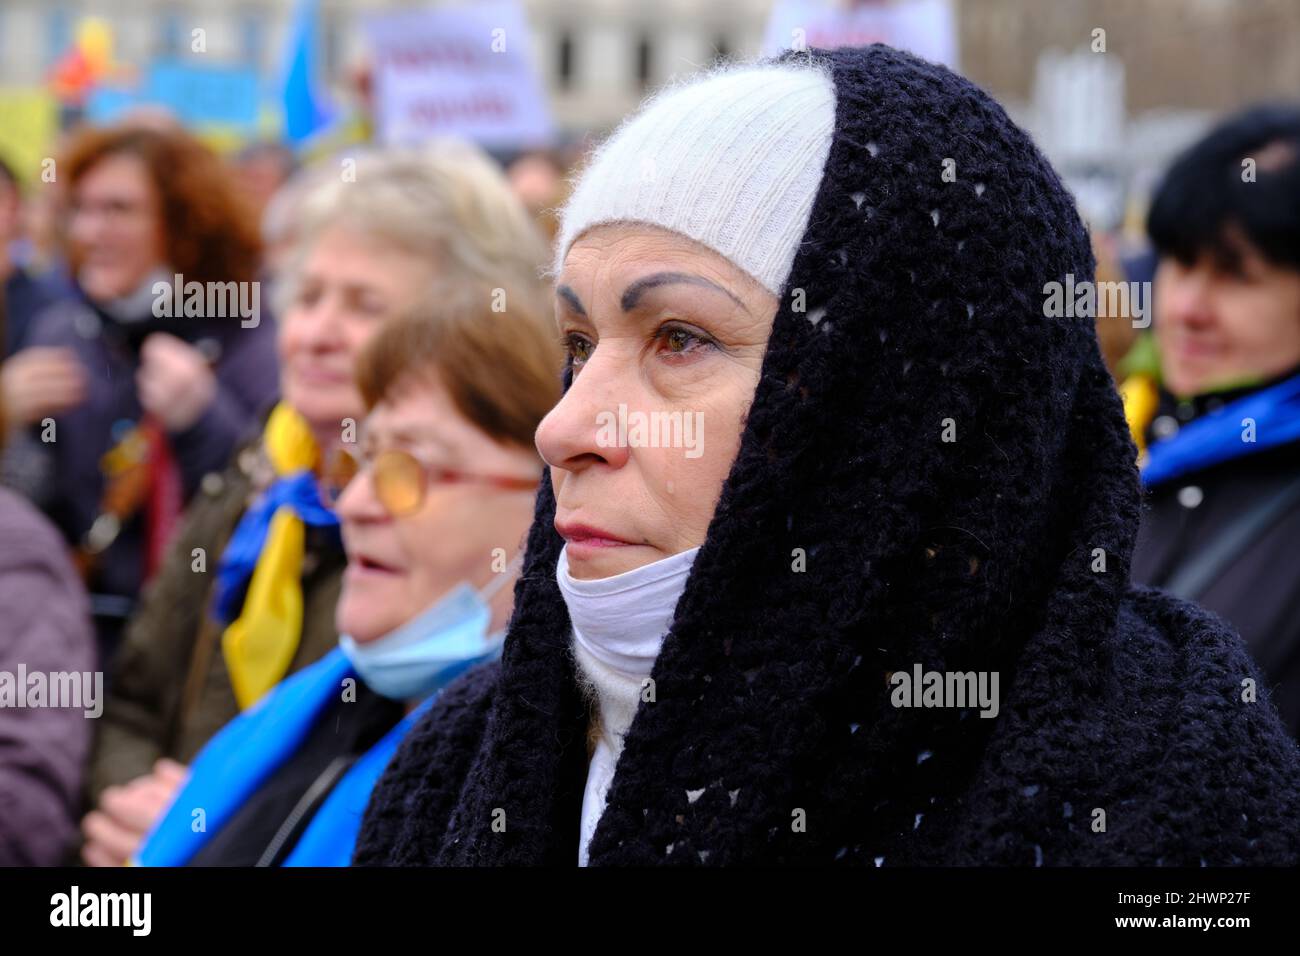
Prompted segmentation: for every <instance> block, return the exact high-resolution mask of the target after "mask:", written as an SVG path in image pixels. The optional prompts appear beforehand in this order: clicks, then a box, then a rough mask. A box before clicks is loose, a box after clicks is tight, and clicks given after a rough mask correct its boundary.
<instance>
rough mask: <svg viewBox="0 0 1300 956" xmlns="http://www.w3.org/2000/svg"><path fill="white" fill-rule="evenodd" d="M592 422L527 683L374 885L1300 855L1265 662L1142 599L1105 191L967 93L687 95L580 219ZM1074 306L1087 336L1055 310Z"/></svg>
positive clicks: (1296, 775)
mask: <svg viewBox="0 0 1300 956" xmlns="http://www.w3.org/2000/svg"><path fill="white" fill-rule="evenodd" d="M557 255H558V259H557V276H556V279H557V285H556V293H557V294H556V315H557V320H558V323H559V326H560V332H561V334H562V336H563V338H564V341H565V343H566V347H567V349H568V354H569V361H568V367H567V369H566V374H565V385H566V391H565V395H564V397H563V399H562V400H561V401H560V403H559V404H558V405H557V406H556V408H555V409H554V410H553V411H552V413H551V414H550V416H548V418H547V419H546V420H545V421H544V422H543V424H542V426H541V428H540V429H539V431H538V434H537V444H538V448H539V450H540V451H541V453H542V455H543V457H544V458H545V459H546V460H547V462H548V463H549V464H550V466H551V468H550V475H549V481H547V482H545V483H544V484H543V487H542V490H541V492H540V493H539V496H538V499H537V505H536V517H535V520H534V523H533V527H532V529H531V531H530V534H529V538H528V543H527V557H526V560H525V568H524V573H523V576H522V578H521V581H520V583H519V585H518V587H517V590H516V599H515V611H514V616H513V619H512V621H511V624H510V628H509V634H508V637H507V640H506V644H505V650H504V654H503V657H502V660H501V661H500V663H499V664H494V665H491V666H488V667H484V668H482V669H480V670H477V671H475V672H473V673H472V674H470V675H468V676H466V677H465V678H463V679H462V680H461V681H459V682H458V683H456V684H454V685H452V686H451V687H450V688H448V689H447V690H446V692H445V693H444V694H443V696H442V698H441V699H440V701H439V702H438V704H437V706H435V707H434V708H433V710H432V712H431V713H430V714H429V715H428V716H427V718H426V719H425V720H423V721H422V722H421V723H420V724H419V725H418V726H417V727H416V728H415V729H414V730H413V731H412V732H411V734H410V735H409V736H408V738H407V739H406V741H405V742H404V744H403V746H402V748H401V749H400V751H399V752H398V755H397V756H396V757H395V758H394V760H393V762H392V764H390V766H389V768H388V770H387V772H386V773H385V775H384V777H383V779H382V780H381V782H380V784H379V786H378V787H377V789H376V790H375V792H374V795H373V798H372V800H371V803H370V806H369V808H368V810H367V815H366V820H365V823H364V825H363V831H362V834H361V837H360V840H359V843H358V846H357V851H356V856H355V862H357V863H360V864H368V865H395V864H411V865H442V864H447V865H471V864H489V865H490V864H560V865H564V864H568V865H572V864H574V863H580V864H591V865H599V864H636V865H647V864H674V865H698V864H706V865H719V864H803V865H808V864H814V865H818V864H827V865H829V864H860V865H867V866H872V865H875V866H894V865H908V864H1011V865H1024V866H1051V865H1079V864H1084V865H1087V864H1139V865H1189V864H1190V865H1196V864H1208V865H1221V864H1240V863H1255V864H1284V863H1285V864H1295V863H1296V862H1297V860H1300V811H1298V800H1300V797H1298V793H1300V751H1298V750H1297V748H1296V746H1295V744H1294V743H1293V742H1292V741H1291V740H1290V739H1289V738H1288V736H1287V735H1286V733H1285V732H1284V730H1283V728H1282V726H1281V724H1280V722H1279V719H1278V717H1277V713H1276V711H1275V710H1274V708H1273V706H1272V704H1271V703H1270V702H1269V700H1268V695H1267V693H1266V691H1265V689H1264V688H1263V687H1262V686H1260V685H1259V683H1258V681H1259V677H1258V672H1257V670H1256V668H1255V665H1254V664H1253V663H1252V661H1251V660H1250V658H1249V657H1248V656H1247V654H1246V653H1245V651H1244V650H1243V649H1242V645H1241V641H1240V640H1239V638H1238V637H1237V636H1236V635H1234V634H1233V633H1232V632H1231V631H1229V630H1228V629H1227V628H1225V626H1224V625H1223V624H1222V623H1221V622H1220V621H1219V620H1218V619H1217V618H1215V617H1213V616H1211V615H1209V614H1208V613H1206V612H1204V611H1203V610H1201V609H1199V608H1198V607H1196V606H1194V605H1191V604H1187V603H1185V602H1182V601H1179V600H1176V599H1173V598H1171V597H1169V596H1167V595H1165V594H1162V593H1161V592H1158V591H1154V590H1150V589H1145V588H1139V587H1135V586H1133V585H1132V584H1131V583H1130V580H1129V560H1130V555H1131V552H1132V548H1133V541H1134V534H1135V531H1136V526H1137V521H1138V478H1137V471H1136V469H1135V466H1134V459H1135V449H1134V447H1133V445H1132V443H1131V442H1130V439H1129V437H1128V433H1127V431H1126V427H1125V422H1124V416H1123V413H1122V409H1121V406H1120V401H1119V399H1118V398H1117V396H1116V394H1115V390H1114V387H1113V384H1112V381H1111V378H1110V376H1109V374H1108V373H1107V371H1106V369H1105V366H1104V365H1103V363H1102V359H1101V356H1100V354H1099V352H1098V348H1097V343H1096V339H1095V335H1094V332H1093V326H1092V321H1091V319H1090V318H1089V316H1087V315H1086V314H1079V315H1070V314H1067V315H1066V316H1064V317H1050V316H1048V315H1046V314H1045V309H1044V304H1045V300H1046V298H1047V296H1048V295H1049V292H1050V289H1051V288H1053V286H1052V283H1062V284H1065V283H1071V282H1072V283H1073V284H1074V286H1075V287H1079V286H1080V284H1081V283H1088V282H1090V281H1091V280H1092V278H1093V268H1094V261H1093V256H1092V252H1091V251H1090V247H1089V241H1088V234H1087V232H1086V230H1085V228H1084V226H1083V225H1082V223H1081V222H1080V220H1079V216H1078V214H1077V213H1076V210H1075V206H1074V203H1073V201H1072V200H1071V197H1070V195H1069V194H1068V192H1067V191H1066V189H1065V188H1064V187H1063V186H1062V184H1061V182H1060V180H1059V179H1058V177H1057V175H1056V173H1055V172H1054V171H1053V170H1052V168H1051V167H1050V166H1049V165H1048V163H1047V162H1046V160H1044V158H1043V157H1042V156H1041V154H1040V153H1039V152H1038V151H1037V150H1036V149H1035V147H1034V146H1033V144H1032V143H1031V142H1030V140H1029V139H1028V138H1027V136H1026V135H1025V134H1024V133H1023V132H1022V131H1021V130H1020V129H1018V128H1017V127H1016V126H1015V125H1014V124H1012V123H1011V122H1010V120H1008V118H1007V116H1006V114H1005V113H1004V112H1003V111H1002V109H1001V108H999V107H998V106H997V105H996V104H995V103H994V102H993V101H992V100H990V99H989V98H988V96H986V95H985V94H984V93H982V92H981V91H980V90H978V89H977V88H976V87H974V86H973V85H971V84H970V83H969V82H967V81H965V80H963V79H962V78H960V77H958V76H956V75H954V74H953V73H951V72H950V71H948V70H946V69H944V68H942V67H940V66H935V65H932V64H929V63H926V62H923V61H921V60H918V59H916V58H914V57H912V56H909V55H907V54H903V53H900V52H897V51H895V50H892V49H889V48H887V47H884V46H878V45H877V46H872V47H869V48H866V49H841V50H836V51H818V50H814V51H812V52H811V53H807V52H804V53H791V54H787V55H786V56H784V57H782V58H780V59H779V60H775V61H768V62H764V63H760V64H757V65H752V66H746V67H739V68H732V69H729V70H726V71H724V72H721V73H715V74H712V75H709V76H706V77H704V78H702V79H699V80H697V81H694V82H692V83H690V84H688V85H685V86H682V87H678V88H674V89H670V90H668V91H666V92H665V93H663V94H661V95H659V96H658V97H656V98H655V99H654V100H653V101H652V102H651V103H649V104H648V105H647V106H646V107H645V108H643V110H642V111H640V113H639V114H638V115H637V116H635V117H633V118H632V119H631V120H629V121H628V122H627V123H626V124H624V126H623V127H622V128H621V129H620V130H619V131H617V132H616V133H615V135H614V136H613V137H612V138H611V139H610V140H609V141H608V142H607V143H606V144H605V145H604V146H603V147H602V149H601V150H600V152H599V153H598V154H597V155H596V156H595V157H594V159H593V161H592V163H591V165H590V166H589V167H588V169H587V170H586V171H585V172H584V174H583V176H582V179H581V181H580V182H579V184H578V186H577V189H576V190H575V192H574V194H573V196H572V198H571V200H570V201H569V203H568V205H567V206H566V208H565V210H564V215H563V220H562V229H561V233H560V236H559V247H558V252H557ZM1046 311H1050V310H1046Z"/></svg>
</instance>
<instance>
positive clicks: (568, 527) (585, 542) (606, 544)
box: [555, 521, 632, 552]
mask: <svg viewBox="0 0 1300 956" xmlns="http://www.w3.org/2000/svg"><path fill="white" fill-rule="evenodd" d="M555 530H556V531H558V532H559V533H560V537H562V538H563V539H564V540H565V542H566V543H567V544H568V546H569V548H570V552H572V549H573V548H575V547H576V548H578V549H580V550H581V549H586V548H626V547H629V546H630V545H631V544H632V542H631V541H624V540H623V539H622V538H620V537H618V536H617V535H615V534H612V533H610V532H608V531H604V530H602V529H600V528H593V527H591V526H590V525H585V524H561V523H560V522H558V521H557V522H556V523H555Z"/></svg>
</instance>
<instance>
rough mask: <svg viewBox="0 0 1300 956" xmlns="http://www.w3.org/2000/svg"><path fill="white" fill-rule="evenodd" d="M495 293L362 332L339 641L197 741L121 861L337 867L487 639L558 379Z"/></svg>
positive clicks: (495, 647)
mask: <svg viewBox="0 0 1300 956" xmlns="http://www.w3.org/2000/svg"><path fill="white" fill-rule="evenodd" d="M507 301H508V302H509V303H510V308H509V309H508V310H507V311H506V312H493V311H492V310H491V309H490V307H489V306H490V304H491V302H492V296H491V290H488V289H479V288H477V287H475V288H464V289H460V290H454V291H453V293H452V294H451V296H450V297H449V298H447V297H444V298H442V299H440V300H439V307H438V312H437V314H436V315H434V314H427V313H426V314H419V315H408V316H405V317H403V318H400V319H396V320H393V321H391V322H390V323H388V324H387V325H385V326H384V327H383V328H382V329H381V330H380V332H378V333H377V334H376V336H375V338H374V339H373V340H372V341H371V342H370V343H369V344H368V345H367V347H366V349H365V351H364V352H363V353H362V355H361V357H360V359H359V362H358V371H357V380H358V384H359V386H360V390H361V393H362V395H363V396H364V398H365V402H366V407H367V409H368V410H369V413H368V416H367V418H366V419H365V421H364V423H363V424H362V426H361V429H360V431H359V434H358V440H357V442H356V444H355V447H347V448H346V451H345V452H344V453H342V454H341V455H340V456H339V459H338V460H337V461H336V462H335V463H334V467H333V468H332V469H331V472H330V475H329V477H328V479H327V483H328V484H329V486H330V487H329V488H328V489H327V491H328V492H329V493H330V494H331V496H333V497H334V499H335V508H336V511H337V513H338V515H339V519H340V521H341V524H342V531H343V541H344V545H345V547H346V549H347V553H348V567H347V570H346V572H345V573H344V578H343V589H342V593H341V596H340V599H339V603H338V608H337V613H336V620H337V624H338V629H339V633H340V634H341V635H342V637H341V638H340V641H339V646H338V648H336V649H335V650H334V651H332V652H330V653H329V654H327V655H326V656H325V657H324V658H322V659H321V660H320V661H318V662H317V663H315V664H313V665H311V666H310V667H307V668H305V669H303V670H302V671H300V672H298V673H297V674H294V675H293V676H291V677H289V678H287V679H286V680H284V681H283V682H282V683H280V684H279V685H278V686H277V687H275V688H274V689H273V690H271V691H270V692H269V693H268V694H267V696H266V697H265V698H264V699H263V700H262V701H261V702H260V703H258V704H257V705H256V706H254V707H253V708H251V709H249V710H247V711H245V712H244V713H243V714H241V715H240V716H239V717H237V718H236V719H235V720H233V721H231V722H230V723H229V724H228V725H227V726H226V727H225V728H224V729H223V730H222V731H221V732H220V733H219V734H217V736H215V737H214V738H213V739H212V740H211V741H210V742H209V744H208V745H207V747H206V748H205V749H204V750H203V751H202V752H201V753H200V754H199V755H198V757H197V758H196V759H195V761H194V764H193V766H192V770H191V774H190V777H189V779H188V781H187V782H186V784H185V785H184V786H183V788H182V789H181V790H180V791H179V793H178V795H177V798H176V800H175V801H174V802H173V803H172V805H171V807H170V809H169V810H168V811H167V812H166V813H165V814H164V815H163V817H162V819H161V820H160V822H159V823H158V824H157V826H156V827H155V828H154V830H153V831H152V833H151V834H150V836H149V837H148V838H147V839H146V840H145V842H144V845H143V847H142V849H141V850H140V852H139V853H138V855H137V862H139V863H141V864H143V865H151V866H176V865H183V864H192V865H200V866H204V865H207V866H252V865H263V866H276V865H290V866H297V865H305V866H327V865H345V864H346V863H347V862H348V860H349V857H350V856H351V853H352V848H353V844H354V842H355V838H356V832H357V829H358V827H359V825H360V821H361V814H362V811H363V810H364V809H365V805H366V801H367V800H368V798H369V795H370V789H371V787H372V786H373V784H374V781H375V780H376V779H377V778H378V776H379V773H380V772H381V771H382V770H383V768H384V766H385V764H386V763H387V762H388V759H389V758H390V757H391V756H392V754H393V752H394V751H395V750H396V747H397V744H398V742H399V741H400V740H401V738H402V736H403V734H404V733H405V732H406V730H407V728H408V727H409V726H410V725H411V724H412V723H413V722H414V721H415V720H416V719H418V717H419V716H420V715H421V714H423V713H424V712H425V710H427V708H428V705H429V703H430V702H431V701H432V699H433V698H434V696H436V694H437V691H438V690H439V689H440V688H442V687H443V686H444V685H445V684H447V683H448V682H449V681H450V680H452V679H453V678H454V677H456V676H457V675H459V674H461V673H463V672H464V671H465V670H467V669H469V668H471V667H473V666H475V665H476V664H479V663H482V662H484V661H487V660H490V659H493V658H495V657H496V656H497V655H498V654H499V653H500V649H501V644H502V640H503V638H504V629H505V624H506V620H507V618H508V617H509V614H510V608H511V602H512V594H511V590H510V588H509V587H507V586H506V585H508V584H509V583H510V582H511V581H513V579H514V576H515V572H516V570H517V568H518V565H519V561H518V558H519V556H520V553H521V548H522V539H523V536H524V532H525V531H526V529H527V527H528V524H529V522H530V520H531V519H532V514H533V497H534V492H535V490H536V488H537V484H538V481H539V479H540V476H541V461H540V459H539V458H538V456H537V452H536V449H535V448H534V447H533V433H534V432H535V431H536V428H537V425H538V424H539V423H540V421H541V419H542V416H543V415H545V414H546V412H547V411H548V410H549V409H550V408H551V406H552V405H553V404H554V402H555V400H556V399H557V398H558V396H559V386H560V383H559V379H558V376H557V375H556V373H555V370H556V369H557V368H558V367H559V357H558V354H557V351H556V348H557V346H556V343H555V338H554V335H553V333H551V331H550V330H549V328H548V326H547V323H546V322H545V321H544V320H543V319H542V318H541V312H540V310H538V309H537V308H536V304H535V303H534V302H532V301H528V300H527V299H526V298H525V297H523V296H520V297H518V298H513V299H512V298H509V297H508V299H507ZM196 814H202V816H203V823H204V826H203V827H202V828H199V827H196V826H194V821H195V819H196V816H195V815H196ZM196 830H198V831H199V832H195V831H196Z"/></svg>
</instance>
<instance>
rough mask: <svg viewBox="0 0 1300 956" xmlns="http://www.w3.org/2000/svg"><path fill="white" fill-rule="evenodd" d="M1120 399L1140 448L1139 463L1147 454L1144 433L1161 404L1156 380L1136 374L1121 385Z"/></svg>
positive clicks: (1134, 438)
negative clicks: (1159, 403)
mask: <svg viewBox="0 0 1300 956" xmlns="http://www.w3.org/2000/svg"><path fill="white" fill-rule="evenodd" d="M1119 395H1120V398H1121V399H1123V401H1124V417H1125V419H1127V420H1128V428H1129V432H1130V433H1131V434H1132V435H1133V442H1134V444H1136V445H1137V447H1138V461H1139V463H1140V462H1141V461H1142V457H1143V456H1144V455H1145V454H1146V448H1147V446H1146V439H1145V437H1144V433H1145V432H1146V428H1147V425H1149V424H1150V423H1151V418H1152V416H1154V415H1155V413H1156V405H1157V404H1158V402H1159V393H1158V391H1157V389H1156V383H1155V380H1154V379H1152V378H1151V376H1149V375H1142V374H1134V375H1130V376H1128V378H1126V379H1124V381H1123V382H1122V383H1121V384H1120V387H1119Z"/></svg>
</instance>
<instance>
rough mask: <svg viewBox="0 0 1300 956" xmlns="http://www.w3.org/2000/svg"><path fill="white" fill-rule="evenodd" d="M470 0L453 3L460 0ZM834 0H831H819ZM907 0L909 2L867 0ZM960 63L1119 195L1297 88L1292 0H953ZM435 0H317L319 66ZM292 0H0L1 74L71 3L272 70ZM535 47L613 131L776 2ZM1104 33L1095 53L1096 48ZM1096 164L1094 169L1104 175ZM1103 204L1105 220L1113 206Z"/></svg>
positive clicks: (642, 21)
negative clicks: (376, 23)
mask: <svg viewBox="0 0 1300 956" xmlns="http://www.w3.org/2000/svg"><path fill="white" fill-rule="evenodd" d="M457 2H463V0H457ZM827 2H828V5H835V4H834V0H827ZM866 2H882V3H889V2H906V0H866ZM950 2H951V3H952V5H953V10H954V13H955V20H956V23H957V30H958V49H959V51H960V54H959V56H960V63H959V68H960V70H961V71H962V72H963V73H964V74H966V75H967V76H969V77H970V78H971V79H973V80H974V81H975V82H977V83H979V84H980V85H981V86H983V87H984V88H986V89H987V90H989V92H991V93H992V94H993V95H994V96H996V97H997V98H998V99H999V100H1000V101H1001V102H1003V103H1004V105H1005V106H1006V107H1007V109H1008V111H1009V112H1011V114H1012V115H1013V116H1014V117H1015V118H1016V119H1017V120H1018V121H1020V122H1021V123H1023V124H1024V125H1026V126H1027V127H1028V128H1029V129H1030V130H1031V132H1032V133H1033V134H1034V135H1035V137H1036V138H1037V139H1038V140H1039V142H1040V143H1041V144H1042V146H1043V148H1044V150H1045V151H1046V152H1047V153H1048V155H1049V156H1050V157H1051V158H1052V159H1053V161H1054V162H1056V163H1057V164H1058V165H1060V166H1061V167H1062V169H1063V170H1064V171H1065V172H1066V174H1067V178H1070V179H1071V184H1072V186H1074V187H1075V188H1076V191H1077V192H1079V193H1080V194H1081V198H1082V199H1083V200H1084V201H1085V205H1087V204H1089V201H1090V200H1089V198H1088V197H1089V195H1090V194H1094V201H1091V204H1092V205H1093V206H1094V207H1098V208H1101V207H1105V206H1107V205H1108V204H1110V205H1113V202H1112V199H1113V196H1111V197H1110V198H1108V193H1109V194H1115V193H1116V187H1115V184H1114V182H1113V180H1115V179H1116V178H1117V177H1118V179H1119V180H1122V181H1123V184H1124V185H1121V186H1120V187H1119V193H1121V194H1122V193H1123V192H1124V191H1125V190H1126V189H1128V188H1131V187H1132V185H1133V183H1134V181H1136V182H1137V183H1138V184H1139V186H1140V185H1141V184H1142V182H1143V179H1144V177H1146V178H1149V177H1150V176H1151V175H1152V172H1151V171H1152V170H1154V169H1157V168H1160V167H1162V166H1163V165H1164V164H1165V163H1166V162H1167V160H1168V159H1169V157H1170V156H1171V155H1172V154H1173V152H1174V151H1176V150H1177V149H1179V148H1181V147H1182V146H1183V145H1184V144H1185V143H1186V142H1187V141H1189V140H1190V139H1191V138H1193V137H1194V136H1196V135H1198V134H1199V132H1200V131H1201V130H1202V129H1203V128H1204V126H1205V125H1206V124H1207V123H1208V122H1210V120H1211V119H1212V118H1213V117H1214V116H1216V115H1219V114H1221V113H1223V112H1226V111H1229V110H1232V109H1234V108H1239V107H1241V106H1243V105H1246V104H1248V103H1251V102H1256V101H1259V100H1263V99H1278V98H1286V97H1291V98H1294V97H1296V96H1297V95H1298V94H1300V0H1143V2H1140V3H1139V2H1134V0H950ZM434 5H441V4H440V2H439V0H320V22H321V42H322V47H323V51H322V52H323V61H324V64H325V69H326V72H327V74H328V79H329V80H330V81H331V83H332V85H333V86H334V87H335V89H336V90H338V91H340V92H343V91H344V89H345V87H346V82H345V79H346V76H347V75H348V72H349V70H350V69H351V68H354V67H356V66H357V65H359V64H361V63H362V62H363V61H364V57H365V46H366V43H365V31H364V28H363V22H364V19H365V18H366V17H367V16H369V15H372V14H375V13H379V12H382V11H386V10H408V9H411V8H419V7H427V6H434ZM294 6H295V0H4V2H3V4H2V5H0V86H32V85H37V84H40V83H41V82H42V79H43V77H45V76H46V75H47V73H48V71H49V69H50V67H51V65H52V64H53V63H54V62H55V60H56V59H57V58H58V57H59V55H60V54H61V53H62V52H63V51H64V50H66V49H67V48H68V46H69V44H70V43H71V41H72V38H73V35H74V31H75V28H76V24H77V22H78V20H79V18H81V17H83V16H87V15H97V16H101V17H104V18H106V19H107V20H108V21H109V22H110V23H111V24H112V27H113V33H114V43H115V51H114V52H115V56H116V58H117V59H118V60H119V61H121V62H124V63H127V64H144V63H147V62H149V61H150V60H152V59H154V58H156V57H161V56H179V57H193V56H196V55H197V54H194V53H192V52H191V38H192V36H193V31H194V30H195V29H197V28H202V29H203V30H204V33H205V41H206V48H207V49H206V53H204V54H202V55H204V56H207V57H211V58H213V59H214V60H216V61H220V62H224V63H231V62H235V63H243V64H245V65H249V66H254V67H257V68H258V69H259V70H260V71H261V72H262V74H263V75H264V76H266V77H267V78H268V79H270V78H273V77H274V76H275V71H276V66H277V63H278V61H279V59H280V57H281V54H282V50H283V47H284V42H285V37H286V34H287V30H288V26H289V22H290V19H291V17H292V14H293V10H294ZM523 6H524V9H525V12H526V15H527V17H528V21H529V23H530V26H531V30H532V36H531V37H530V42H531V44H532V50H533V60H534V63H535V64H536V65H537V68H538V69H539V71H540V73H541V75H542V77H543V80H544V82H545V84H546V86H547V89H548V92H549V95H550V99H551V104H552V110H553V113H554V116H555V119H556V121H557V122H558V124H559V126H560V127H561V128H562V129H565V130H568V131H571V132H584V131H596V132H599V131H601V130H604V129H607V128H609V127H611V126H612V125H614V124H615V123H617V122H618V121H619V120H620V119H621V118H622V117H624V116H625V115H626V114H627V113H628V112H629V111H630V110H631V109H632V108H633V107H634V106H635V105H636V104H637V103H638V102H639V101H640V100H641V99H642V98H643V97H644V96H645V94H646V93H647V92H649V91H651V90H653V89H654V88H655V87H657V86H659V85H660V84H662V83H665V82H668V81H671V80H673V79H674V78H677V77H679V76H682V75H685V74H689V73H691V72H694V71H696V70H698V69H701V68H704V67H707V66H708V65H710V64H711V63H714V62H716V61H717V60H719V59H725V58H731V57H738V58H746V57H752V56H754V55H756V54H757V53H758V52H759V49H760V47H761V44H762V39H763V34H764V29H765V26H766V24H767V20H768V17H769V15H770V13H771V9H772V0H714V2H710V3H707V4H704V3H699V2H698V0H523ZM1099 28H1100V29H1102V30H1104V31H1105V34H1104V40H1105V50H1104V52H1101V51H1098V50H1096V49H1095V42H1096V34H1094V31H1095V30H1097V29H1099ZM1098 177H1100V178H1098ZM1112 213H1113V210H1112V211H1111V213H1106V214H1105V216H1104V217H1112V218H1113V216H1112Z"/></svg>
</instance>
